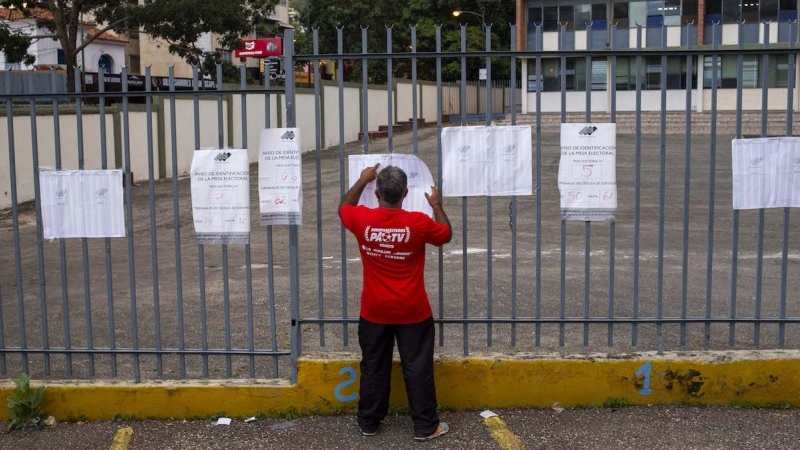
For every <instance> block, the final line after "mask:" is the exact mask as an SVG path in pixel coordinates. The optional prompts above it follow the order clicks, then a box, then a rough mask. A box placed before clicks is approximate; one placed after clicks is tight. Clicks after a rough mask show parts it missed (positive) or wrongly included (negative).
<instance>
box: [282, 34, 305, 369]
mask: <svg viewBox="0 0 800 450" xmlns="http://www.w3.org/2000/svg"><path fill="white" fill-rule="evenodd" d="M284 42H285V44H286V50H285V63H286V68H287V69H289V70H291V71H292V73H294V30H286V32H285V34H284ZM294 83H295V81H294V76H291V77H289V78H288V79H287V80H286V126H287V127H289V128H291V127H294V126H296V124H297V120H296V116H295V111H296V110H295V88H294ZM297 242H298V230H297V225H290V226H289V276H290V281H289V291H290V298H291V300H290V301H291V305H290V306H291V320H292V331H291V358H292V375H291V381H292V383H297V361H298V359H299V358H300V353H301V350H302V348H303V340H302V337H303V336H302V333H301V330H300V282H299V279H298V275H299V270H298V262H297V255H298V253H297V252H298V248H297Z"/></svg>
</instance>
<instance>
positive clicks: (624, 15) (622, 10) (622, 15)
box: [614, 2, 628, 28]
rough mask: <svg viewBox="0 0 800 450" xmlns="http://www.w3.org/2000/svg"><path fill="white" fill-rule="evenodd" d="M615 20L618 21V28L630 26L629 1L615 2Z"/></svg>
mask: <svg viewBox="0 0 800 450" xmlns="http://www.w3.org/2000/svg"><path fill="white" fill-rule="evenodd" d="M614 21H615V22H617V26H618V28H627V27H628V3H627V2H620V3H614Z"/></svg>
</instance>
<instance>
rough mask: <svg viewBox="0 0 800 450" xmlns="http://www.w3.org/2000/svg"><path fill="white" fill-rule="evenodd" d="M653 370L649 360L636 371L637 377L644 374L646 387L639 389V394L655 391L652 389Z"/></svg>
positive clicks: (648, 393)
mask: <svg viewBox="0 0 800 450" xmlns="http://www.w3.org/2000/svg"><path fill="white" fill-rule="evenodd" d="M651 370H652V365H651V364H650V361H647V362H646V363H644V364H643V365H642V367H639V370H637V371H636V377H637V378H638V377H641V376H644V387H643V388H642V389H640V390H639V395H650V394H652V393H653V391H651V390H650V372H651Z"/></svg>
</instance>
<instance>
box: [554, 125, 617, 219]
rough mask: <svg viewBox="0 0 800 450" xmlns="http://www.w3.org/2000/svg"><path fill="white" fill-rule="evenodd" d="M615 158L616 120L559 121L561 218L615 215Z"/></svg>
mask: <svg viewBox="0 0 800 450" xmlns="http://www.w3.org/2000/svg"><path fill="white" fill-rule="evenodd" d="M616 161H617V126H616V124H613V123H562V124H561V161H560V163H559V166H558V190H559V192H560V194H561V219H562V220H580V221H603V220H613V219H614V218H615V217H616V214H617V163H616Z"/></svg>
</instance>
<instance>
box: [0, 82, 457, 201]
mask: <svg viewBox="0 0 800 450" xmlns="http://www.w3.org/2000/svg"><path fill="white" fill-rule="evenodd" d="M397 86H398V92H397V94H396V95H395V96H394V98H396V99H397V104H396V105H395V107H396V111H398V113H397V114H396V115H395V120H396V121H397V120H400V121H407V120H408V119H409V118H411V117H412V114H411V96H410V89H411V84H410V83H409V82H407V81H400V82H398V84H397ZM229 87H231V88H237V89H238V86H237V87H234V86H229ZM432 88H433V89H432V90H431V86H426V87H425V89H426V91H425V92H426V94H427V95H425V96H423V95H422V84H420V85H418V93H417V94H418V98H420V104H419V105H418V108H419V109H420V110H424V111H427V112H429V113H430V114H431V115H430V116H429V117H426V119H428V120H429V121H431V122H434V121H435V120H436V117H435V116H436V114H435V111H436V95H435V93H436V90H435V88H436V87H435V86H432ZM361 89H362V88H361V86H360V85H358V84H349V83H348V84H347V85H346V86H345V88H344V110H345V114H344V115H342V116H341V119H342V120H344V141H345V142H353V141H356V140H358V135H359V133H360V132H361V130H362V128H361V127H362V122H361V120H362V113H357V111H360V110H361V106H362V90H361ZM406 90H407V91H408V92H406ZM265 97H266V96H265V95H263V94H261V95H259V94H252V95H248V96H247V112H246V118H247V143H246V147H247V148H248V149H249V154H250V160H251V161H256V160H257V152H258V145H259V139H260V135H261V130H262V129H263V128H264V126H265V119H266V115H265V107H264V105H265ZM321 97H322V98H321V100H320V108H321V109H322V114H321V116H320V118H321V120H320V131H321V145H322V147H330V146H338V145H339V142H340V133H339V120H340V115H339V90H338V84H336V83H330V82H329V83H326V84H325V85H324V86H323V89H322V96H321ZM368 97H369V130H370V131H375V130H377V129H378V127H379V126H381V125H386V124H387V119H388V108H389V100H388V94H387V91H386V87H384V86H370V87H369V95H368ZM423 99H424V101H425V104H423V103H422V100H423ZM296 103H297V104H296V105H295V109H296V111H297V124H298V126H299V127H300V129H301V139H302V142H301V145H302V149H303V151H311V150H314V149H315V148H316V141H317V139H316V119H315V114H316V105H315V101H314V91H313V90H309V89H301V90H299V91H298V93H297V97H296ZM6 114H7V112H6V109H5V108H0V136H2V138H0V209H5V208H9V207H10V206H11V179H10V178H11V177H10V173H9V170H8V149H9V142H8V139H7V138H6V136H7V135H8V130H7V120H6V116H5V115H6ZM174 114H175V149H176V153H177V165H176V168H177V173H178V176H184V175H187V174H188V173H189V171H190V169H191V163H192V152H193V151H194V150H195V148H196V145H195V114H194V101H193V100H192V99H191V98H185V97H184V98H178V99H177V100H176V101H175V112H174ZM445 114H447V112H446V111H445ZM270 115H271V121H270V125H271V126H272V127H279V126H286V99H285V98H284V96H283V95H277V94H272V95H270ZM172 116H173V111H172V106H171V104H170V101H169V99H166V98H164V99H162V98H155V100H154V103H153V113H152V119H151V120H152V127H153V128H152V140H153V155H154V169H155V176H156V178H161V179H165V178H170V177H171V176H172V172H173V161H172V147H173V142H172V141H173V136H172V133H173V131H172V126H171V121H172ZM418 117H419V118H423V117H421V115H420V116H418ZM59 119H60V128H61V134H60V136H61V151H62V158H63V160H62V168H64V169H77V168H78V157H77V154H78V149H77V116H76V115H75V108H74V107H66V106H64V107H62V108H61V110H60V114H59ZM100 120H101V119H100V116H99V112H98V108H96V107H85V108H84V114H83V122H84V124H83V129H84V137H85V139H84V152H85V160H86V165H85V167H86V168H87V169H99V168H100V140H99V137H100V131H99V128H100V127H99V123H100ZM104 120H105V122H106V132H107V136H106V152H107V155H108V161H109V167H111V168H114V167H119V168H122V167H123V163H124V149H125V139H124V136H123V121H124V114H122V111H121V105H114V106H109V107H108V108H106V116H105V119H104ZM146 120H147V116H146V113H145V110H144V106H143V105H131V107H130V111H129V114H128V121H129V126H130V136H129V137H128V139H129V141H130V151H131V171H132V172H133V176H134V181H135V182H141V181H143V180H146V179H148V159H147V157H148V146H147V132H146V131H147V128H146V124H147V122H146ZM197 122H198V123H199V127H198V129H199V131H200V145H199V146H200V148H206V147H218V146H219V135H220V133H221V134H222V139H223V143H224V146H226V147H232V148H234V147H235V148H241V147H242V146H243V144H242V131H243V127H242V123H243V117H242V100H241V96H240V95H223V97H222V120H221V127H220V120H219V113H218V100H217V97H216V96H215V95H213V94H210V95H208V94H206V95H204V96H203V97H201V99H200V100H199V116H198V119H197ZM13 123H14V138H15V139H14V149H15V157H16V175H17V189H18V190H17V196H18V201H19V202H26V201H30V200H33V199H34V190H33V161H32V157H31V154H32V147H31V146H32V144H31V138H32V130H31V120H30V118H29V110H28V109H27V108H16V109H15V111H14V117H13ZM36 133H37V138H38V141H39V153H40V166H54V161H55V159H54V149H55V140H56V137H55V133H54V126H53V116H52V112H51V109H50V107H44V106H42V107H39V108H38V109H37V127H36Z"/></svg>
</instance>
